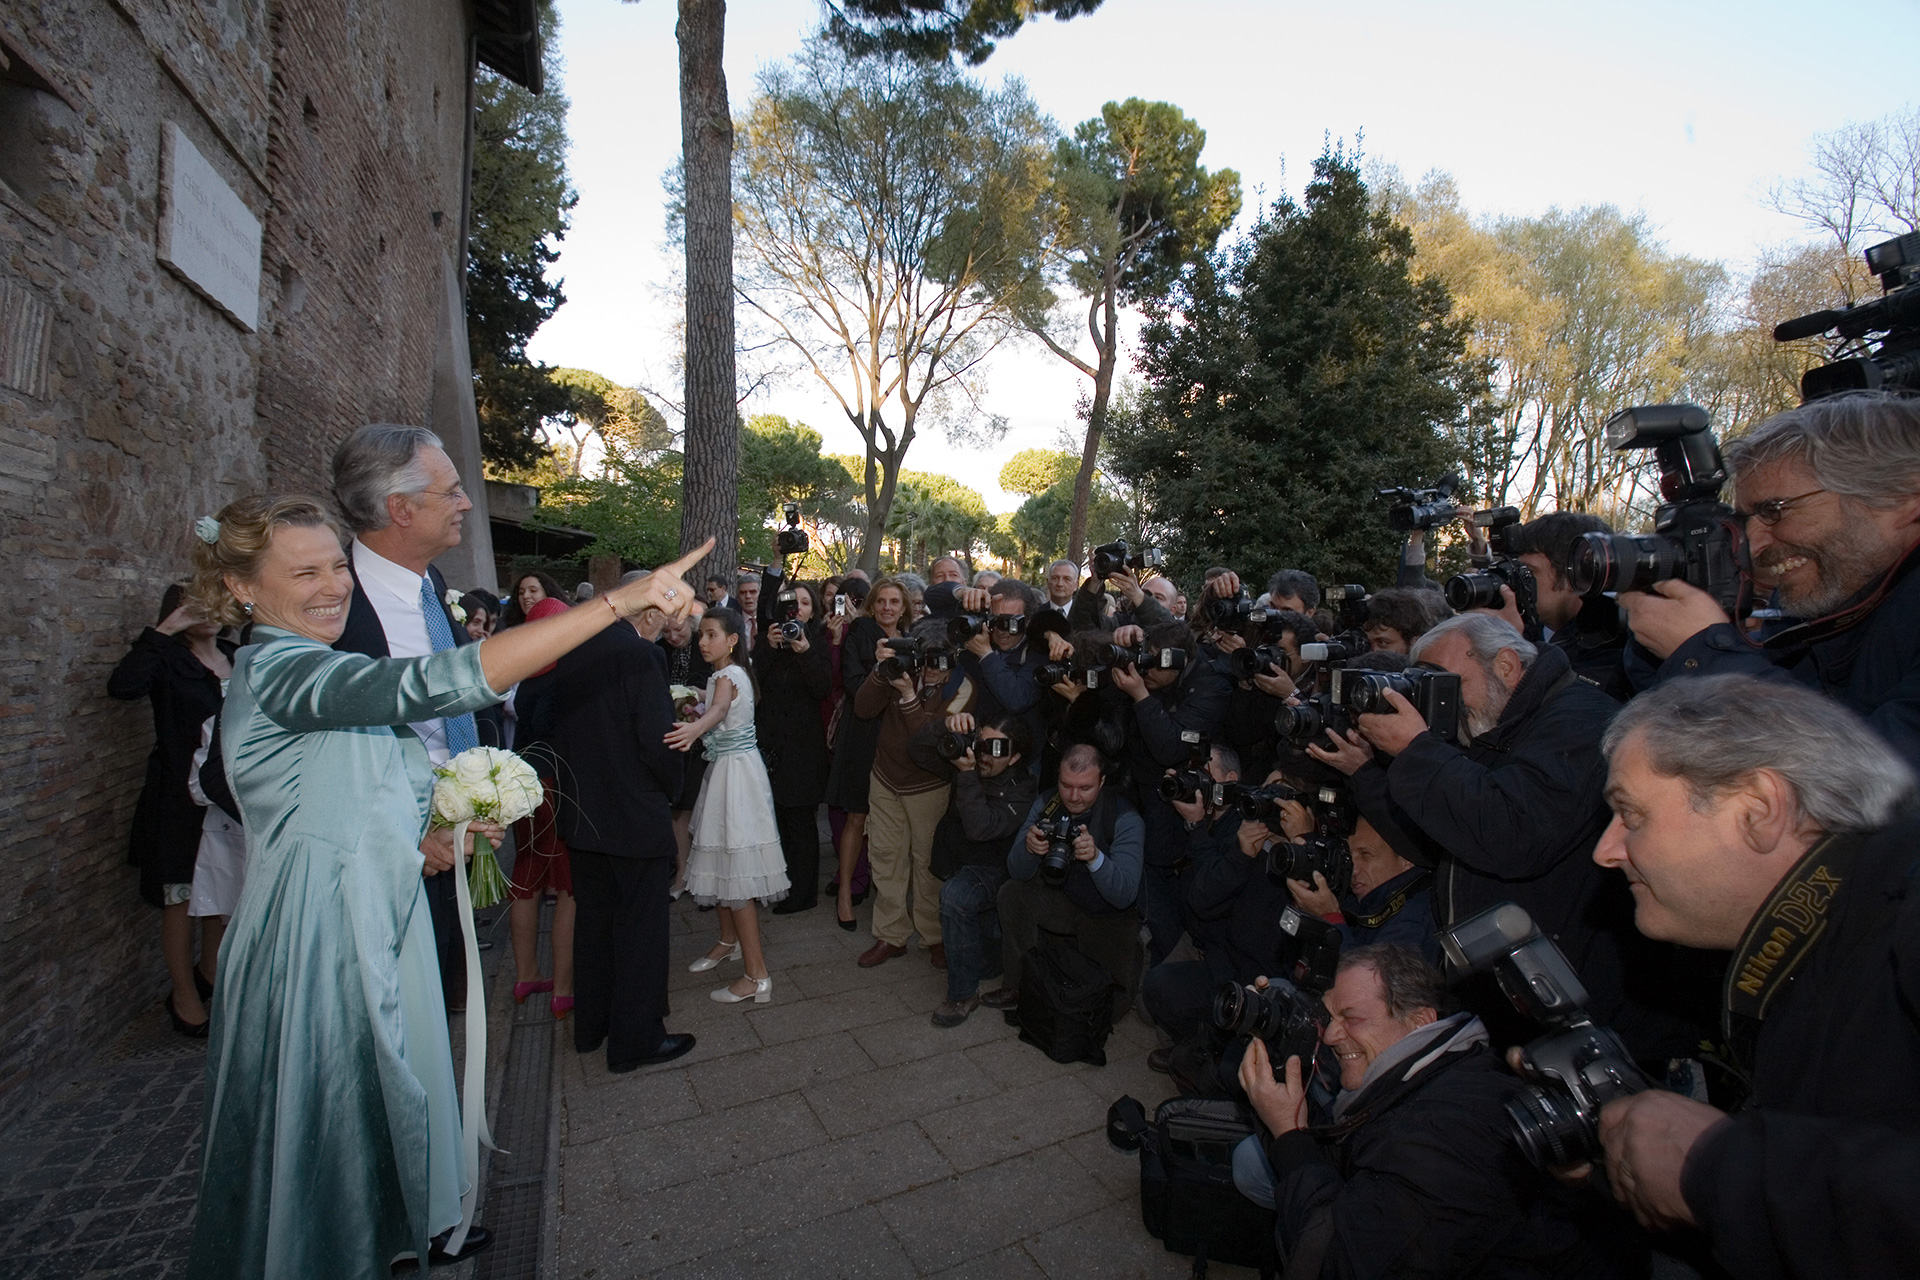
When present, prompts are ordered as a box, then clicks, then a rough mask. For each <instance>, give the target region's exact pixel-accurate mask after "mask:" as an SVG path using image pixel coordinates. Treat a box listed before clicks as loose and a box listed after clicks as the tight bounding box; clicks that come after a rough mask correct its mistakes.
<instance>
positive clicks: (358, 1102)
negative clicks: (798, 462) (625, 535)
mask: <svg viewBox="0 0 1920 1280" xmlns="http://www.w3.org/2000/svg"><path fill="white" fill-rule="evenodd" d="M212 523H213V522H211V521H205V520H203V521H202V522H201V524H200V526H199V529H198V532H199V533H200V540H199V541H197V542H196V545H195V547H194V559H195V580H194V593H195V596H196V598H197V600H198V601H199V603H200V605H201V607H202V608H203V609H205V610H206V612H207V616H208V617H212V618H217V619H220V620H221V621H223V622H238V621H242V620H244V619H248V618H250V619H251V620H252V621H253V623H254V629H253V634H252V641H253V643H252V644H250V645H249V646H248V647H246V648H244V649H242V650H241V651H240V652H239V654H238V655H237V657H236V661H235V663H234V672H233V678H232V681H231V683H230V684H229V686H228V696H227V703H226V706H225V709H224V710H223V711H222V713H221V720H220V732H221V738H222V741H223V747H224V751H225V756H226V761H227V770H228V777H229V780H230V783H231V785H232V789H233V792H234V795H235V797H236V799H237V800H238V801H239V804H240V810H241V817H242V819H243V820H244V823H245V827H246V832H247V856H248V868H247V885H246V889H245V891H244V892H243V893H242V895H241V898H240V903H239V905H238V907H237V908H236V909H235V912H234V915H233V919H232V922H231V923H230V925H229V926H228V930H227V936H226V940H225V943H224V945H223V946H222V948H221V955H220V964H219V969H218V972H219V977H218V980H217V985H216V987H215V991H214V998H213V1024H212V1031H211V1034H210V1036H209V1039H208V1048H207V1089H206V1120H205V1143H204V1147H203V1149H202V1155H201V1188H200V1202H199V1209H198V1213H197V1215H196V1218H195V1222H194V1232H193V1244H192V1248H191V1252H190V1254H189V1259H188V1274H189V1275H191V1276H195V1277H226V1276H236V1277H238V1276H244V1277H248V1278H249V1280H252V1278H253V1277H285V1278H287V1280H296V1278H297V1280H306V1278H308V1277H320V1276H326V1277H342V1278H346V1277H369V1278H379V1277H385V1276H387V1275H388V1274H389V1268H390V1266H391V1264H392V1262H393V1261H394V1260H395V1259H396V1258H397V1257H400V1256H403V1255H406V1254H413V1255H415V1256H418V1257H425V1256H426V1255H427V1253H428V1250H429V1240H430V1239H431V1238H432V1237H434V1236H435V1235H437V1234H439V1233H440V1232H443V1231H445V1230H446V1229H448V1228H450V1227H452V1226H454V1225H455V1224H456V1223H458V1222H459V1220H460V1217H461V1205H460V1197H461V1193H462V1191H463V1190H464V1189H465V1188H464V1187H463V1185H462V1182H463V1179H464V1166H463V1161H462V1156H461V1150H460V1109H459V1103H458V1099H457V1096H456V1093H455V1089H454V1072H453V1057H452V1052H451V1049H450V1046H449V1042H448V1036H447V1018H446V1008H445V1004H444V1002H443V1000H442V997H441V994H440V975H439V967H438V961H437V959H436V957H435V952H434V946H433V926H432V922H431V920H430V919H429V918H428V908H427V898H426V894H425V891H424V889H423V887H422V880H421V877H422V872H423V870H426V869H427V868H426V867H425V862H426V858H425V856H424V855H423V854H422V851H421V842H422V839H423V837H424V836H425V834H426V832H427V817H428V812H429V801H430V798H431V793H432V786H433V774H432V769H431V766H430V765H429V763H428V760H427V754H426V750H425V748H423V747H422V746H421V744H420V742H419V740H418V739H417V738H416V737H414V735H413V734H412V733H411V732H410V731H408V730H407V729H406V728H405V726H406V725H407V724H408V723H409V722H411V721H418V720H426V719H432V718H436V717H443V716H454V715H460V714H463V713H465V712H469V711H473V710H476V709H478V708H480V707H483V706H487V705H489V704H491V703H494V702H497V701H499V698H500V694H499V693H497V692H496V690H504V689H506V688H508V687H509V686H510V685H512V684H513V683H514V682H515V681H516V680H519V679H521V678H522V677H524V676H528V675H532V674H533V673H534V672H535V671H537V670H539V669H540V668H541V667H543V666H546V665H547V664H549V663H551V662H552V661H553V660H554V659H555V658H557V657H559V656H560V655H561V654H563V653H566V652H567V651H569V650H571V649H573V648H575V647H576V646H578V645H579V644H581V643H584V642H585V641H586V640H587V639H588V638H590V637H591V636H593V635H596V634H598V633H599V632H600V631H601V630H602V629H604V628H605V627H607V626H609V625H612V624H613V623H615V622H616V621H618V620H620V619H624V618H629V617H632V616H633V615H635V614H637V613H639V612H640V611H641V610H642V609H643V608H646V607H649V606H651V607H656V608H660V609H663V610H665V611H666V612H669V613H682V612H685V610H686V609H687V607H688V606H689V605H690V604H691V602H692V600H693V598H694V596H693V592H692V591H691V589H690V588H688V587H687V585H686V583H684V582H683V581H681V580H680V577H679V575H680V573H681V572H682V571H683V570H684V569H685V568H686V567H687V566H689V565H691V564H693V563H694V562H695V561H696V560H697V559H698V557H699V556H701V555H703V554H705V548H702V549H701V550H700V551H697V552H695V553H693V554H692V555H691V556H688V557H687V558H685V559H684V560H683V561H678V562H675V563H674V564H672V565H668V566H666V567H664V568H663V569H662V570H661V571H660V572H658V573H655V574H654V575H652V576H651V577H649V578H646V579H643V580H642V581H640V582H636V583H633V584H630V585H629V586H626V587H622V588H620V589H618V590H617V591H614V592H610V593H608V594H607V595H605V596H602V597H600V598H599V599H596V600H594V601H591V602H589V604H587V605H583V606H581V607H579V608H576V609H571V610H569V611H568V612H567V613H565V614H561V615H558V616H556V617H553V618H549V619H545V620H543V621H540V622H536V623H529V624H527V625H525V626H521V627H516V628H513V629H512V630H510V631H507V632H503V633H502V634H501V635H499V636H497V637H494V638H491V639H488V640H486V641H484V642H483V643H480V644H473V645H466V646H463V647H460V648H457V649H449V650H447V651H445V652H443V653H436V654H434V655H432V656H431V657H425V658H369V657H365V656H363V655H360V654H352V653H338V652H335V651H334V650H333V649H332V648H330V647H329V646H330V645H331V644H332V643H333V641H334V640H336V639H338V638H339V635H340V632H341V629H342V627H344V625H345V622H346V613H347V607H348V604H349V601H350V598H351V595H352V590H353V582H352V578H351V576H350V575H349V574H348V572H347V560H346V554H345V552H344V551H343V550H342V548H341V541H340V536H339V533H338V531H337V530H336V529H335V527H334V526H333V524H332V521H331V520H330V518H329V517H328V516H327V514H326V512H325V509H324V508H323V507H321V506H320V505H319V504H318V503H316V502H314V501H312V500H310V499H304V498H281V499H277V500H275V499H265V498H248V499H242V500H241V501H239V502H235V503H232V504H230V505H229V506H228V507H226V508H225V509H224V510H223V511H221V513H220V515H219V517H218V529H217V531H215V530H214V529H212V527H211V525H212ZM209 535H212V539H213V540H212V541H207V538H208V537H209ZM708 545H709V546H710V545H711V543H709V544H708ZM603 601H604V603H603ZM443 856H444V866H443V867H441V868H439V869H441V870H450V869H451V868H452V867H453V866H454V865H455V860H454V858H453V853H452V848H451V844H450V843H449V844H447V846H446V848H445V851H444V855H443Z"/></svg>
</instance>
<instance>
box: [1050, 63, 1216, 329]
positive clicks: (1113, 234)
mask: <svg viewBox="0 0 1920 1280" xmlns="http://www.w3.org/2000/svg"><path fill="white" fill-rule="evenodd" d="M1206 145H1207V131H1206V130H1205V129H1202V128H1201V127H1200V126H1199V125H1197V124H1195V123H1194V122H1193V121H1192V120H1190V119H1188V118H1187V117H1186V116H1185V115H1183V114H1182V113H1181V111H1180V109H1179V108H1178V107H1176V106H1174V105H1173V104H1172V103H1170V102H1146V101H1143V100H1141V99H1139V98H1128V99H1127V100H1126V101H1125V102H1109V103H1107V104H1106V106H1104V107H1102V108H1100V118H1099V119H1097V120H1087V121H1084V122H1083V123H1081V124H1080V125H1079V126H1078V127H1077V128H1075V129H1074V131H1073V137H1072V138H1066V139H1062V140H1061V141H1060V143H1059V145H1058V146H1057V147H1056V148H1055V151H1054V162H1053V184H1054V185H1053V196H1054V209H1055V216H1056V219H1057V224H1056V226H1055V228H1054V235H1055V238H1056V241H1057V248H1056V251H1057V252H1059V253H1060V254H1061V255H1062V256H1063V258H1064V259H1065V269H1066V278H1067V283H1068V284H1070V285H1071V286H1072V287H1073V288H1074V290H1075V291H1076V292H1078V293H1080V294H1082V295H1084V296H1086V297H1089V298H1093V297H1098V296H1100V295H1101V293H1102V291H1103V290H1104V289H1105V288H1106V285H1107V281H1108V279H1109V278H1110V271H1111V278H1113V279H1114V283H1115V284H1116V285H1117V287H1118V290H1119V293H1118V297H1119V300H1120V301H1121V302H1122V303H1123V304H1127V305H1132V304H1136V303H1139V302H1142V301H1145V300H1147V299H1150V298H1157V297H1160V296H1162V295H1164V294H1165V293H1166V291H1167V290H1168V289H1170V288H1172V287H1173V282H1174V281H1175V280H1176V279H1177V278H1178V277H1179V274H1180V272H1181V271H1183V270H1184V269H1185V268H1186V267H1187V265H1188V264H1189V263H1191V262H1193V261H1194V260H1195V259H1197V258H1199V257H1200V256H1201V255H1203V254H1206V253H1209V252H1211V251H1212V249H1213V247H1214V245H1215V244H1216V243H1217V242H1218V241H1219V239H1220V236H1221V233H1222V232H1224V231H1225V230H1226V229H1227V228H1228V227H1229V226H1230V225H1232V223H1233V220H1234V219H1235V218H1236V217H1238V216H1239V215H1240V175H1239V174H1237V173H1235V172H1234V171H1233V170H1232V169H1222V170H1220V172H1218V173H1208V172H1207V170H1206V169H1205V168H1204V167H1202V166H1201V164H1200V152H1201V150H1202V149H1203V148H1204V147H1205V146H1206Z"/></svg>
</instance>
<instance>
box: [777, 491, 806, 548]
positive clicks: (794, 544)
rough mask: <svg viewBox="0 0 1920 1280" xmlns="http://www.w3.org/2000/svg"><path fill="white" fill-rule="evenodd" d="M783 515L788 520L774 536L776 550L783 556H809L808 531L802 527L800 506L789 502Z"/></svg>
mask: <svg viewBox="0 0 1920 1280" xmlns="http://www.w3.org/2000/svg"><path fill="white" fill-rule="evenodd" d="M782 513H783V514H784V515H785V516H786V518H787V524H786V527H785V528H783V529H781V530H780V531H779V532H778V533H776V534H775V535H774V538H773V547H774V550H775V551H777V552H779V553H780V554H781V555H783V556H803V555H805V554H807V546H808V543H807V531H806V530H805V529H802V528H801V527H800V504H799V503H797V502H789V503H787V504H786V506H785V507H784V508H783V509H782Z"/></svg>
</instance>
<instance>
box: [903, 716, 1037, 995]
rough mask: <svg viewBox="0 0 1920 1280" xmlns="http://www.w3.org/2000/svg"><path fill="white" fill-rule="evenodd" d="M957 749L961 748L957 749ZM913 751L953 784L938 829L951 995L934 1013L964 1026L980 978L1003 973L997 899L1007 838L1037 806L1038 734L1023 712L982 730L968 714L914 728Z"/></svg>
mask: <svg viewBox="0 0 1920 1280" xmlns="http://www.w3.org/2000/svg"><path fill="white" fill-rule="evenodd" d="M956 747H958V748H961V750H960V751H959V753H958V754H957V755H956V754H950V753H951V752H952V751H953V750H954V749H955V748H956ZM907 751H908V753H909V754H910V755H911V756H912V757H913V762H914V763H915V764H916V765H918V766H920V768H922V769H924V770H925V771H926V772H928V773H930V774H933V775H935V776H938V777H944V778H946V779H947V780H948V782H950V783H951V784H952V789H951V791H950V793H949V795H948V799H947V812H946V814H945V815H944V816H943V817H941V819H940V824H939V825H938V826H937V827H935V828H934V830H933V856H932V860H931V863H932V867H933V874H934V878H935V879H937V880H939V881H940V937H941V940H942V941H941V945H942V946H944V947H945V948H946V958H947V998H946V1000H945V1001H944V1002H942V1004H941V1005H940V1007H939V1008H937V1009H935V1010H934V1011H933V1025H934V1026H936V1027H957V1026H959V1025H960V1024H961V1023H963V1022H965V1021H966V1020H967V1015H969V1014H971V1013H972V1012H973V1011H974V1009H975V1008H977V1007H978V1006H979V1004H980V980H981V979H982V978H991V977H993V976H994V975H996V974H998V973H999V972H1000V914H999V908H998V906H997V900H998V897H999V893H1000V886H1001V885H1003V884H1005V883H1006V881H1007V841H1008V840H1010V839H1012V838H1013V836H1014V835H1015V834H1016V833H1017V832H1019V830H1020V824H1021V823H1022V822H1023V821H1024V820H1025V819H1026V816H1027V814H1028V813H1029V812H1031V811H1032V809H1033V797H1034V791H1035V790H1036V785H1037V784H1036V783H1035V780H1034V776H1033V770H1031V769H1029V768H1028V767H1027V758H1028V757H1029V756H1030V755H1031V754H1032V752H1033V738H1032V736H1031V735H1030V734H1029V733H1028V732H1027V726H1026V724H1025V723H1024V722H1023V721H1022V720H1021V719H1020V717H1018V716H1002V717H999V718H983V719H981V720H980V721H979V727H978V729H977V730H976V729H975V717H974V716H971V715H968V714H966V713H964V712H962V713H961V714H959V715H951V716H948V717H947V718H946V721H945V723H944V725H941V724H932V725H928V726H926V727H925V728H923V729H921V730H920V731H919V732H917V733H915V734H914V735H913V737H912V738H911V739H909V741H908V743H907Z"/></svg>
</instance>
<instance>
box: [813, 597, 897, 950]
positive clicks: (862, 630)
mask: <svg viewBox="0 0 1920 1280" xmlns="http://www.w3.org/2000/svg"><path fill="white" fill-rule="evenodd" d="M906 615H907V589H906V588H905V587H903V586H902V585H900V583H899V581H898V580H897V579H894V578H882V579H880V581H878V582H876V583H874V584H873V589H872V590H871V591H869V592H867V603H866V607H865V608H864V610H863V611H862V613H861V616H860V617H858V618H855V619H854V620H853V625H852V626H850V627H848V628H847V637H846V639H845V640H843V641H842V642H841V644H840V675H841V684H842V687H843V688H844V689H845V691H846V696H845V697H844V698H843V699H842V700H841V703H840V728H839V731H838V734H837V736H836V737H835V739H834V743H833V769H832V772H831V773H830V774H829V775H828V778H827V804H828V805H830V806H832V807H833V808H836V809H844V810H845V811H846V814H847V821H846V825H845V826H844V827H842V828H841V829H840V851H839V852H840V875H839V886H840V895H839V901H838V903H837V904H836V905H837V909H838V912H839V919H840V927H841V928H842V929H845V930H847V931H848V932H852V931H853V928H854V919H853V906H854V903H853V871H854V866H855V864H857V863H858V862H859V861H860V850H861V848H862V846H864V845H865V844H866V841H867V790H868V783H869V782H870V781H871V780H872V778H873V753H874V749H875V748H876V747H877V746H878V745H879V742H880V722H879V721H878V720H862V719H861V718H860V717H859V716H857V715H855V714H854V713H853V694H854V691H855V690H856V689H858V688H859V687H860V686H861V685H862V684H865V683H866V679H867V672H869V671H871V670H872V669H873V664H874V661H875V660H876V658H877V657H878V649H879V645H880V642H881V641H882V640H885V639H889V638H898V637H899V636H900V635H901V634H902V631H903V629H904V628H905V627H906V626H907V625H908V624H907V616H906Z"/></svg>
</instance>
